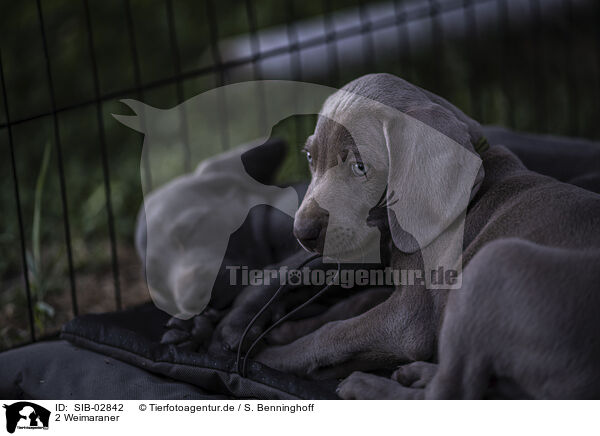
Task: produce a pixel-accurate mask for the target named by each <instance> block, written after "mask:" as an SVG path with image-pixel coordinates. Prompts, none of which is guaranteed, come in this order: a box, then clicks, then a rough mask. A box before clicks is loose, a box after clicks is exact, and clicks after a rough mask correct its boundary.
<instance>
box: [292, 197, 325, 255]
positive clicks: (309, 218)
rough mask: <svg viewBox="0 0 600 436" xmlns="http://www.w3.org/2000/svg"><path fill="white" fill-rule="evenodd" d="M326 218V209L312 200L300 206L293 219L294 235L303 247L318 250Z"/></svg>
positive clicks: (323, 235) (322, 240)
mask: <svg viewBox="0 0 600 436" xmlns="http://www.w3.org/2000/svg"><path fill="white" fill-rule="evenodd" d="M328 218H329V216H328V214H327V211H326V210H324V209H321V208H320V207H319V205H318V204H317V203H316V202H315V201H314V200H311V201H309V202H308V203H307V204H306V205H303V206H302V207H301V208H300V210H299V211H298V213H297V214H296V219H295V220H294V236H295V237H296V239H298V242H300V244H302V246H303V247H304V248H305V249H307V250H310V251H320V250H319V249H322V248H323V242H324V240H325V229H326V228H327V220H328Z"/></svg>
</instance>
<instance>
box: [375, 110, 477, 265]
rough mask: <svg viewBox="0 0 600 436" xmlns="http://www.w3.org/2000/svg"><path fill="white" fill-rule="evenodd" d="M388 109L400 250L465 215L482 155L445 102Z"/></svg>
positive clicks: (392, 203)
mask: <svg viewBox="0 0 600 436" xmlns="http://www.w3.org/2000/svg"><path fill="white" fill-rule="evenodd" d="M387 112H388V115H387V116H386V117H385V118H384V121H383V130H384V137H385V142H386V146H387V152H388V159H389V169H388V204H389V207H388V217H389V221H390V230H391V234H392V239H393V241H394V244H395V245H396V247H398V249H399V250H400V251H403V252H405V253H414V252H415V251H417V250H418V249H419V248H420V249H421V250H422V249H424V248H425V247H427V246H429V244H430V243H431V242H432V241H433V240H434V239H436V238H437V237H438V236H439V235H441V234H442V233H443V232H444V231H445V230H446V229H448V228H450V227H451V226H452V224H453V223H455V221H456V220H457V219H459V218H460V217H461V216H464V215H463V213H464V212H465V210H466V208H467V205H468V203H469V199H470V197H471V195H472V191H473V189H474V186H475V185H476V184H477V183H479V182H480V180H479V179H480V178H481V177H480V176H482V174H483V173H482V171H480V169H481V163H482V161H481V159H480V158H479V156H478V155H477V154H476V153H475V151H474V149H473V148H472V145H471V139H470V133H469V130H468V128H467V126H466V125H465V123H463V122H462V121H460V120H459V119H458V118H457V117H455V116H454V114H452V113H451V112H449V111H448V110H446V109H445V108H443V107H441V106H439V105H437V104H435V103H430V102H427V103H423V104H422V105H420V106H418V107H416V108H415V109H412V110H410V111H407V113H403V112H400V111H397V110H394V109H391V108H390V110H389V111H387ZM413 238H414V239H413ZM415 240H416V244H418V246H417V245H416V244H415Z"/></svg>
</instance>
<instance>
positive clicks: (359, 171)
mask: <svg viewBox="0 0 600 436" xmlns="http://www.w3.org/2000/svg"><path fill="white" fill-rule="evenodd" d="M352 173H353V174H354V175H355V176H356V177H364V176H366V175H367V169H366V168H365V164H363V163H362V162H355V163H353V164H352Z"/></svg>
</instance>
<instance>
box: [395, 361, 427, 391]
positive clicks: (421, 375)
mask: <svg viewBox="0 0 600 436" xmlns="http://www.w3.org/2000/svg"><path fill="white" fill-rule="evenodd" d="M436 371H437V364H435V363H429V362H412V363H409V364H406V365H402V366H400V367H398V369H396V371H394V372H393V374H392V376H391V378H392V380H395V381H397V382H398V383H400V384H401V385H403V386H406V387H411V388H425V387H426V386H427V385H428V384H429V382H430V381H431V379H433V376H434V375H435V372H436Z"/></svg>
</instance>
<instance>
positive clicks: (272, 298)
mask: <svg viewBox="0 0 600 436" xmlns="http://www.w3.org/2000/svg"><path fill="white" fill-rule="evenodd" d="M319 257H321V255H320V254H314V255H312V256H309V257H308V258H306V259H304V260H303V261H302V263H301V264H300V265H299V266H298V267H297V268H296V269H300V268H302V267H304V266H305V265H306V264H308V263H310V262H312V261H313V260H315V259H317V258H319ZM284 288H285V285H281V286H280V287H279V289H277V291H275V293H274V294H273V296H272V297H271V298H270V299H269V301H267V302H266V303H265V304H264V305H263V307H261V308H260V310H259V311H258V312H257V314H256V315H254V317H253V318H252V319H251V320H250V322H249V323H248V325H247V326H246V329H245V330H244V333H242V337H241V338H240V343H239V345H238V349H237V357H236V359H235V367H236V370H237V372H238V374H240V358H241V356H242V346H243V345H244V340H245V339H246V336H247V335H248V332H249V331H250V329H251V328H252V326H253V325H254V323H255V322H256V320H257V319H258V318H259V317H260V316H261V315H262V314H263V313H264V311H265V310H267V308H268V307H269V306H270V305H271V304H272V303H273V301H275V299H276V298H277V296H278V295H279V294H280V293H281V291H282V290H283V289H284Z"/></svg>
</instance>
